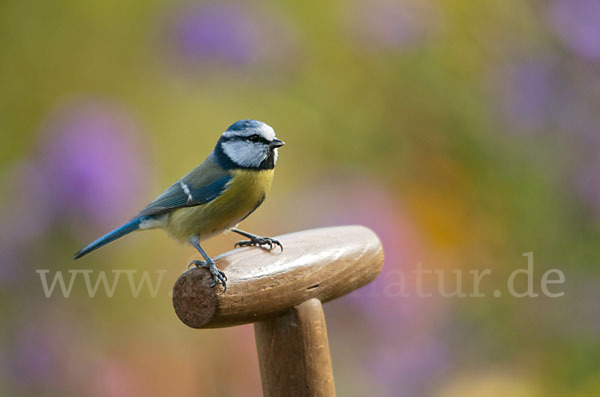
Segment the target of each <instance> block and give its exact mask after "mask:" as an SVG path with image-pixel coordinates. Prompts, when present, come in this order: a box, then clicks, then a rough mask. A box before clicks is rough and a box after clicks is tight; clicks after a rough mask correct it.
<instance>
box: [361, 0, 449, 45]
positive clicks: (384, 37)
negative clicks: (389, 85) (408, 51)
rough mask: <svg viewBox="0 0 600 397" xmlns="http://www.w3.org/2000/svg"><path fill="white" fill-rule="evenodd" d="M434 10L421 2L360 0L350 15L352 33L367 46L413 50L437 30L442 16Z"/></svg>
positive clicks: (410, 0) (429, 5)
mask: <svg viewBox="0 0 600 397" xmlns="http://www.w3.org/2000/svg"><path fill="white" fill-rule="evenodd" d="M433 7H434V5H433V4H432V3H424V2H421V1H418V0H417V1H413V0H408V1H402V2H398V1H392V0H376V1H368V0H359V1H358V2H357V3H356V4H355V5H354V7H352V8H351V11H350V12H351V14H350V29H351V31H352V33H354V34H355V36H356V37H353V38H356V39H358V40H359V41H363V42H366V43H364V44H365V45H367V46H375V47H380V48H412V47H415V46H417V45H420V44H422V43H423V42H424V41H425V40H426V39H427V38H428V37H429V36H430V35H431V33H432V31H433V30H434V28H435V25H436V23H437V19H438V13H437V12H436V10H435V8H433Z"/></svg>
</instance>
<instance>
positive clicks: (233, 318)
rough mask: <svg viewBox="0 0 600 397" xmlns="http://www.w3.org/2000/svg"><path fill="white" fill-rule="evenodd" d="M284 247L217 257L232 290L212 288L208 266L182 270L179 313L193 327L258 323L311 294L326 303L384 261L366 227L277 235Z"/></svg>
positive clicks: (375, 272)
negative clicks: (206, 267) (282, 248)
mask: <svg viewBox="0 0 600 397" xmlns="http://www.w3.org/2000/svg"><path fill="white" fill-rule="evenodd" d="M276 238H277V239H278V240H279V241H281V243H282V244H283V246H284V250H283V251H280V250H279V248H278V247H275V248H274V249H273V250H272V251H267V250H265V249H261V248H257V247H246V248H238V249H235V250H232V251H229V252H227V253H225V254H223V255H220V256H218V257H216V258H214V260H215V263H216V265H217V267H218V268H219V269H221V270H222V271H224V272H225V274H226V275H227V277H228V281H227V290H226V291H223V287H222V286H220V285H218V286H216V287H215V288H210V287H209V286H210V284H211V282H212V277H211V276H210V273H209V271H208V270H207V269H204V268H193V269H190V270H188V271H186V272H185V273H183V274H182V275H181V276H180V277H179V279H178V280H177V282H176V283H175V286H174V288H173V306H174V307H175V312H176V313H177V316H179V318H180V319H181V321H183V322H184V323H185V324H186V325H188V326H190V327H192V328H217V327H229V326H232V325H239V324H245V323H253V322H256V321H260V320H264V319H266V318H270V317H273V316H277V315H280V314H282V313H284V312H285V311H287V310H289V309H290V308H293V307H295V306H297V305H300V304H301V303H303V302H306V301H308V300H309V299H312V298H317V299H319V300H320V301H321V302H326V301H329V300H332V299H335V298H338V297H340V296H342V295H345V294H347V293H349V292H351V291H353V290H355V289H357V288H359V287H361V286H363V285H365V284H367V283H369V282H370V281H372V280H373V279H374V278H375V277H377V275H378V274H379V271H380V270H381V267H382V265H383V248H382V246H381V242H380V241H379V238H378V237H377V236H376V235H375V233H373V232H372V231H371V230H370V229H368V228H366V227H363V226H341V227H329V228H322V229H313V230H306V231H302V232H297V233H291V234H285V235H283V236H278V237H276Z"/></svg>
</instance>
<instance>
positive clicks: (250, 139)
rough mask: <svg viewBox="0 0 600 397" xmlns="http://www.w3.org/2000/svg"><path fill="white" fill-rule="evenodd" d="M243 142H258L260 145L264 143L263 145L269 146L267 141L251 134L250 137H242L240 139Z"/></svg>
mask: <svg viewBox="0 0 600 397" xmlns="http://www.w3.org/2000/svg"><path fill="white" fill-rule="evenodd" d="M241 139H242V140H244V141H249V142H255V143H256V142H260V143H264V144H267V145H268V144H269V141H267V140H266V139H265V138H263V137H262V136H260V135H258V134H253V135H250V136H246V137H242V138H241Z"/></svg>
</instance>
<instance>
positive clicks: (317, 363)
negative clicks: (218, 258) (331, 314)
mask: <svg viewBox="0 0 600 397" xmlns="http://www.w3.org/2000/svg"><path fill="white" fill-rule="evenodd" d="M254 334H255V337H256V348H257V350H258V361H259V363H260V377H261V379H262V386H263V393H264V395H265V396H267V397H271V396H273V397H277V396H292V397H293V396H324V397H329V396H335V388H334V386H333V372H332V370H331V357H330V356H329V341H328V340H327V327H326V325H325V315H324V314H323V306H322V305H321V302H320V301H319V300H318V299H314V298H313V299H310V300H308V301H306V302H304V303H302V304H300V305H298V306H296V307H294V308H293V309H292V310H290V311H288V312H287V313H285V314H283V315H281V316H279V317H274V318H271V319H268V320H263V321H259V322H257V323H254Z"/></svg>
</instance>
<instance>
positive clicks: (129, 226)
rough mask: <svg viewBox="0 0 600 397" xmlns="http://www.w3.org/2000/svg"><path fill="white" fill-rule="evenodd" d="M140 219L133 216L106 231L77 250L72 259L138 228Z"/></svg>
mask: <svg viewBox="0 0 600 397" xmlns="http://www.w3.org/2000/svg"><path fill="white" fill-rule="evenodd" d="M141 221H142V219H141V218H134V219H132V220H130V221H129V222H127V223H126V224H124V225H123V226H121V227H118V228H116V229H115V230H113V231H112V232H110V233H107V234H105V235H104V236H102V237H100V238H99V239H97V240H96V241H93V242H91V243H90V244H88V245H87V246H86V247H85V248H83V249H82V250H80V251H79V252H77V253H76V254H75V256H74V257H73V259H78V258H81V257H82V256H84V255H86V254H89V253H90V252H92V251H94V250H97V249H98V248H100V247H103V246H105V245H106V244H108V243H110V242H112V241H115V240H116V239H118V238H119V237H123V236H124V235H126V234H129V233H131V232H133V231H136V230H138V229H139V228H140V223H141Z"/></svg>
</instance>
